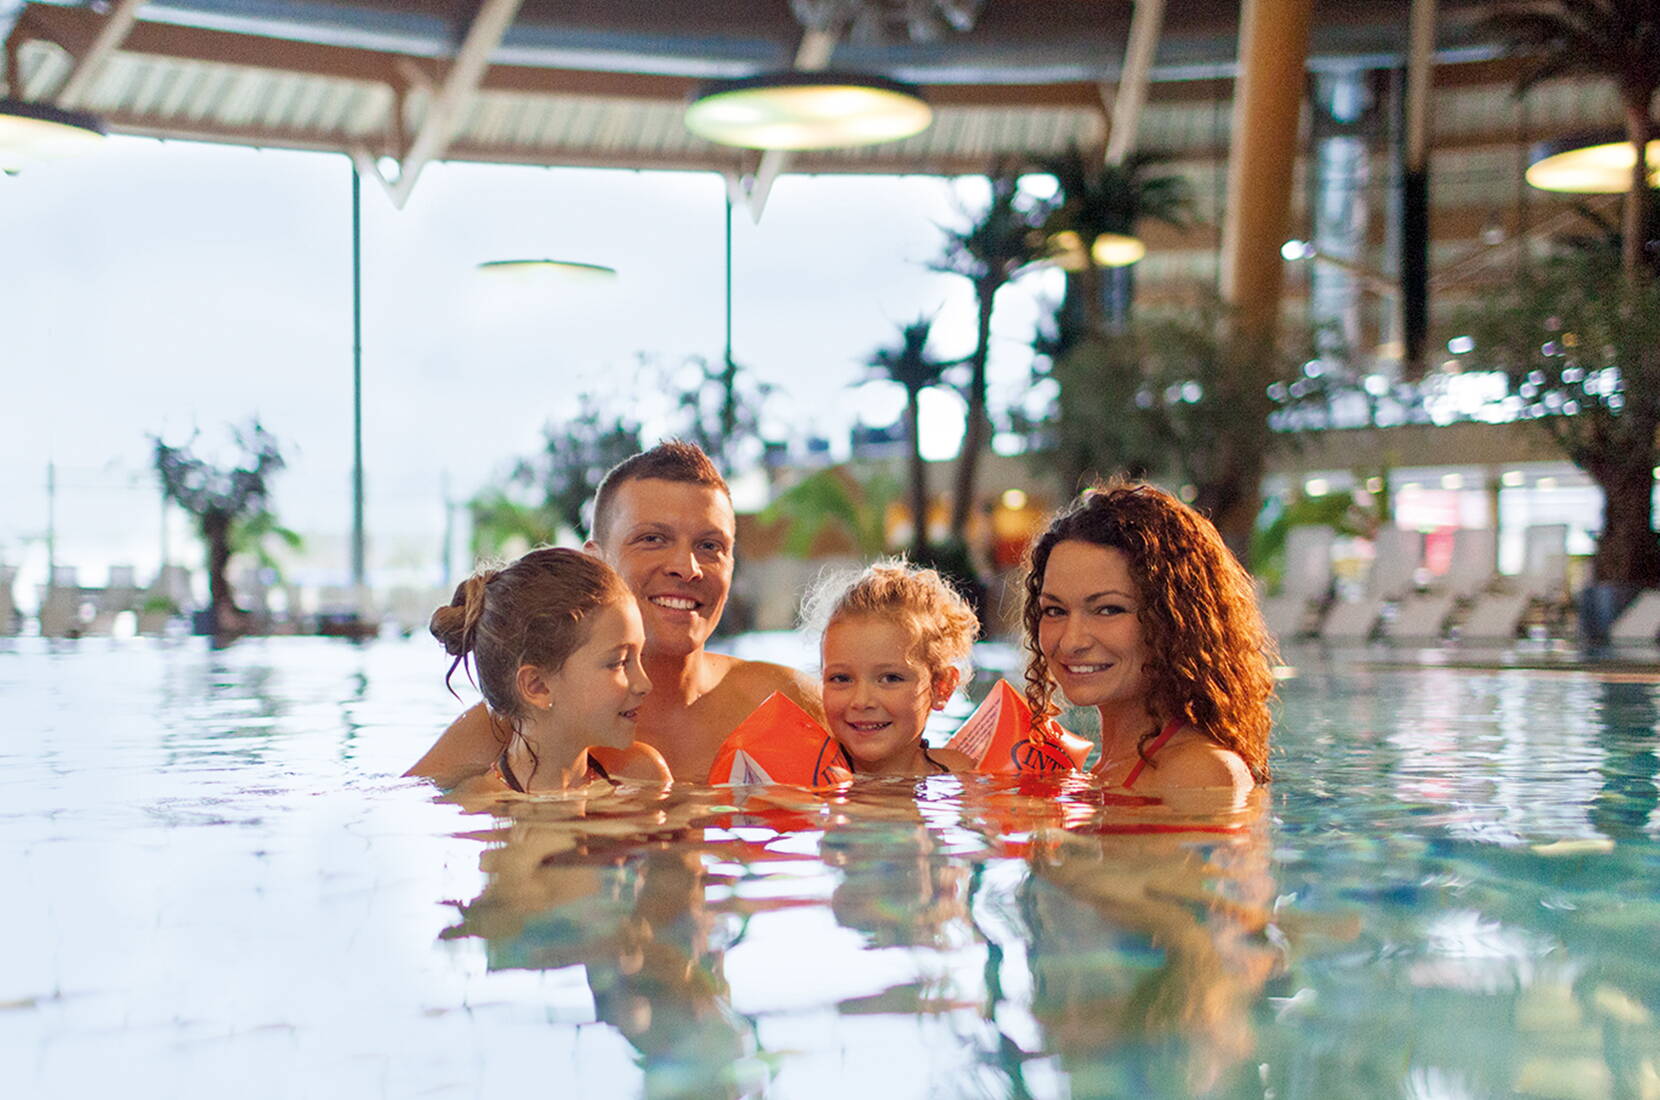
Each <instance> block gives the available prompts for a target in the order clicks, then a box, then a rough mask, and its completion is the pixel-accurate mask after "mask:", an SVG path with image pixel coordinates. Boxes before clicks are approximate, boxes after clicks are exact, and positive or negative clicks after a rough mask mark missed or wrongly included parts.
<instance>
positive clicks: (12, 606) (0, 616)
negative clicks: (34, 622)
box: [0, 565, 17, 635]
mask: <svg viewBox="0 0 1660 1100" xmlns="http://www.w3.org/2000/svg"><path fill="white" fill-rule="evenodd" d="M16 576H17V569H16V568H15V567H13V566H10V565H0V635H12V634H16V633H17V603H16V601H15V600H13V599H12V578H14V577H16Z"/></svg>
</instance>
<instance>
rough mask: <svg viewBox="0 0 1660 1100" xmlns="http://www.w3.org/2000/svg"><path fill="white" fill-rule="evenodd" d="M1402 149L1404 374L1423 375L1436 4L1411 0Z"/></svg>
mask: <svg viewBox="0 0 1660 1100" xmlns="http://www.w3.org/2000/svg"><path fill="white" fill-rule="evenodd" d="M1409 28H1410V29H1409V38H1410V45H1409V49H1408V52H1407V65H1406V125H1405V127H1404V133H1403V134H1402V138H1403V148H1402V150H1401V257H1400V273H1401V373H1402V374H1403V375H1404V376H1405V377H1406V378H1408V379H1411V380H1413V381H1416V380H1418V379H1420V378H1422V377H1423V376H1424V368H1425V355H1426V351H1427V345H1428V342H1429V90H1430V89H1429V85H1430V62H1431V60H1432V58H1431V54H1432V53H1433V52H1434V50H1435V0H1412V14H1411V18H1410V20H1409Z"/></svg>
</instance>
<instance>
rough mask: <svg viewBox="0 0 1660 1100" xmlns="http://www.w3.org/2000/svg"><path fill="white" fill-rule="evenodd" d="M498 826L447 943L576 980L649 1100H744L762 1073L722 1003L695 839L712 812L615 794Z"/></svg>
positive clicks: (500, 962)
mask: <svg viewBox="0 0 1660 1100" xmlns="http://www.w3.org/2000/svg"><path fill="white" fill-rule="evenodd" d="M508 812H509V815H510V816H508V817H507V818H506V819H504V820H503V821H502V822H501V824H500V827H499V828H498V829H497V830H496V831H495V833H494V834H493V835H492V837H491V839H492V840H494V841H496V842H498V844H499V846H495V847H492V848H489V849H487V850H486V851H485V852H484V853H483V854H482V856H481V857H480V865H481V867H482V869H483V870H484V871H485V873H486V875H487V876H488V879H487V885H486V887H485V889H484V892H483V893H482V894H480V895H479V897H478V898H477V899H476V900H475V901H473V902H472V903H471V904H469V905H467V906H466V907H465V908H464V909H463V911H462V920H461V922H460V923H459V924H458V925H456V926H455V927H453V928H451V929H450V930H449V931H448V932H446V933H445V935H446V937H447V938H455V937H462V936H476V937H478V938H481V939H483V940H485V941H486V942H487V944H488V960H489V966H490V969H492V970H505V969H528V970H553V969H558V968H561V967H567V966H582V967H583V968H584V969H585V971H586V976H587V981H588V988H589V991H590V992H591V994H592V997H593V1003H594V1014H595V1017H596V1018H597V1019H598V1020H600V1021H602V1022H604V1023H607V1024H609V1025H611V1026H612V1027H614V1028H616V1029H617V1031H618V1032H619V1033H620V1034H622V1035H623V1037H625V1038H626V1039H627V1040H628V1041H629V1043H631V1044H632V1045H633V1046H634V1048H635V1049H636V1050H637V1051H638V1052H639V1054H640V1065H641V1068H642V1069H643V1071H644V1074H645V1095H647V1096H651V1097H682V1096H684V1097H694V1096H698V1097H709V1096H731V1097H737V1096H742V1095H748V1094H749V1093H750V1092H751V1091H753V1086H754V1085H755V1083H756V1080H757V1078H759V1077H761V1076H763V1071H762V1068H761V1066H760V1064H759V1063H758V1062H756V1061H754V1054H755V1041H754V1037H753V1033H752V1027H751V1025H750V1024H749V1022H748V1021H747V1020H745V1019H743V1018H742V1017H740V1016H738V1015H737V1014H736V1013H734V1012H733V1010H732V1008H731V1006H730V1004H729V1001H728V992H727V985H726V981H725V978H724V976H723V974H722V965H721V964H722V958H723V954H724V946H725V945H724V944H723V942H722V937H721V936H720V935H719V934H718V928H717V925H718V922H717V921H716V920H715V919H714V918H713V916H712V914H711V912H710V909H709V906H708V904H707V890H708V886H709V878H710V873H709V871H708V869H707V866H706V864H705V861H704V855H705V846H704V845H703V844H702V843H701V839H702V834H703V832H704V830H703V829H702V828H700V827H698V823H701V822H704V821H714V820H717V819H718V818H719V817H720V816H721V807H719V806H718V805H717V804H715V803H714V802H713V801H712V800H710V799H707V798H705V799H696V798H688V797H685V796H684V795H683V794H680V793H677V794H666V793H663V792H656V791H653V792H650V793H643V792H637V791H632V790H628V789H623V790H622V791H621V793H619V794H605V795H603V796H600V797H593V798H580V797H579V798H544V799H536V800H524V801H520V802H516V803H514V804H513V805H512V806H511V807H510V808H509V811H508Z"/></svg>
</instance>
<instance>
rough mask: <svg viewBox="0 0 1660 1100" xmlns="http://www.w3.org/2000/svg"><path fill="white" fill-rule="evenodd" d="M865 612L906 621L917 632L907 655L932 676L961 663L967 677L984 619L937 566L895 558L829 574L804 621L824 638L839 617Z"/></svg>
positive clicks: (808, 602)
mask: <svg viewBox="0 0 1660 1100" xmlns="http://www.w3.org/2000/svg"><path fill="white" fill-rule="evenodd" d="M859 615H869V616H871V617H873V618H879V619H891V620H893V621H895V622H898V623H900V624H901V625H903V626H904V627H905V630H906V631H907V633H909V634H910V636H911V649H910V652H908V653H907V654H906V656H907V657H908V658H912V659H915V660H916V661H917V662H918V663H920V664H921V665H922V667H923V668H925V669H927V670H928V675H929V677H930V678H937V677H938V676H939V675H940V674H941V673H943V672H944V671H945V670H946V669H948V668H952V667H955V668H958V669H961V670H962V673H963V682H965V683H966V682H967V680H968V677H969V674H970V673H971V671H972V669H971V667H970V665H969V655H970V654H971V653H972V652H973V650H974V639H975V638H976V637H978V636H979V633H980V620H979V619H978V618H977V617H976V616H975V614H974V609H973V608H971V607H970V606H969V605H968V601H967V600H965V599H963V597H962V596H961V595H960V594H959V593H958V592H957V590H956V589H955V588H953V587H951V584H950V582H948V581H947V580H946V579H945V578H944V577H942V576H940V574H939V572H938V571H937V570H934V569H922V568H919V567H918V566H915V565H912V564H910V563H909V562H906V561H902V560H889V561H879V562H876V563H875V564H874V565H871V566H869V567H867V568H866V569H864V570H863V571H861V572H859V573H855V574H851V575H849V574H839V575H833V576H829V577H825V578H824V579H822V580H820V581H819V583H818V584H817V585H815V586H814V588H813V590H812V591H811V592H810V593H808V595H807V598H806V600H805V601H804V605H803V614H802V620H803V624H804V627H805V628H806V629H809V630H812V629H814V628H816V632H817V633H818V634H819V635H820V636H821V637H822V636H823V632H824V631H825V630H827V629H829V627H830V624H832V623H834V622H836V621H837V620H838V619H846V618H852V617H854V616H859Z"/></svg>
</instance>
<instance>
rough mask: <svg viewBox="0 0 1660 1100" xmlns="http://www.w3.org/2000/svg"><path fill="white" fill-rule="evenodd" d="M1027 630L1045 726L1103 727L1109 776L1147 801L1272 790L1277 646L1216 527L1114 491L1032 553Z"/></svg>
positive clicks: (1066, 515) (1152, 493)
mask: <svg viewBox="0 0 1660 1100" xmlns="http://www.w3.org/2000/svg"><path fill="white" fill-rule="evenodd" d="M1024 620H1025V635H1026V647H1027V650H1028V663H1027V666H1026V683H1027V687H1026V697H1027V701H1028V703H1030V705H1031V707H1032V711H1033V713H1034V714H1036V715H1039V716H1050V715H1054V714H1056V713H1057V712H1058V710H1059V708H1058V707H1057V706H1056V705H1055V703H1054V701H1053V697H1054V691H1055V688H1057V687H1059V688H1060V690H1061V692H1062V693H1063V694H1064V695H1065V696H1066V698H1067V700H1068V701H1069V702H1070V703H1071V704H1072V705H1073V706H1079V707H1082V706H1093V707H1095V708H1096V710H1097V711H1098V712H1099V713H1100V716H1101V757H1100V760H1099V761H1098V762H1097V763H1096V765H1095V767H1094V769H1093V770H1094V772H1095V774H1096V775H1098V776H1101V777H1102V778H1103V779H1105V780H1107V781H1108V782H1109V783H1112V784H1115V785H1119V786H1123V787H1128V788H1134V789H1136V790H1138V791H1158V790H1168V789H1179V788H1197V787H1231V788H1233V790H1234V791H1235V792H1242V791H1245V790H1249V789H1250V788H1251V787H1252V786H1254V785H1256V784H1259V783H1266V782H1267V781H1268V778H1269V768H1268V731H1269V725H1270V715H1269V707H1268V704H1269V700H1270V698H1271V697H1272V695H1273V691H1274V678H1273V673H1272V659H1273V643H1272V641H1271V639H1270V637H1269V635H1268V634H1267V632H1266V631H1265V630H1264V628H1263V625H1262V618H1261V615H1260V613H1259V612H1258V610H1257V604H1256V596H1255V592H1254V590H1253V588H1252V585H1251V578H1250V576H1249V575H1248V574H1247V573H1246V572H1245V570H1244V568H1243V567H1241V566H1240V564H1239V562H1238V561H1236V560H1235V559H1234V556H1233V554H1232V553H1231V552H1230V551H1229V550H1228V548H1227V546H1226V545H1225V544H1224V543H1223V542H1222V538H1221V536H1220V535H1219V534H1217V531H1216V528H1215V527H1214V526H1212V524H1211V522H1210V521H1209V520H1207V519H1205V518H1204V517H1203V516H1201V515H1200V514H1199V513H1198V512H1195V511H1194V510H1193V509H1192V508H1189V507H1188V506H1187V505H1185V504H1183V503H1182V502H1181V501H1179V500H1177V499H1176V498H1175V497H1173V496H1171V495H1170V494H1169V493H1166V492H1164V491H1163V490H1161V489H1157V488H1155V487H1153V486H1151V485H1147V484H1142V483H1138V482H1126V481H1115V482H1110V483H1108V484H1104V485H1100V486H1097V487H1095V488H1093V489H1091V490H1089V491H1088V492H1086V493H1085V494H1084V495H1083V496H1081V497H1079V498H1078V499H1077V500H1076V501H1074V502H1073V503H1072V504H1071V505H1070V506H1069V507H1067V508H1066V509H1064V510H1063V511H1062V512H1060V513H1059V514H1058V515H1056V516H1055V517H1054V518H1053V519H1051V520H1050V522H1049V526H1048V528H1047V529H1045V530H1044V532H1043V533H1042V534H1041V535H1039V536H1038V538H1037V539H1036V540H1035V541H1034V542H1033V543H1032V547H1031V550H1030V551H1029V554H1028V558H1027V573H1026V581H1025V601H1024Z"/></svg>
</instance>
